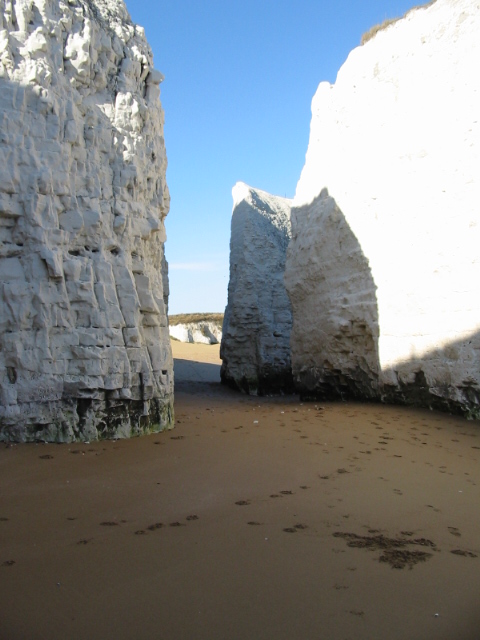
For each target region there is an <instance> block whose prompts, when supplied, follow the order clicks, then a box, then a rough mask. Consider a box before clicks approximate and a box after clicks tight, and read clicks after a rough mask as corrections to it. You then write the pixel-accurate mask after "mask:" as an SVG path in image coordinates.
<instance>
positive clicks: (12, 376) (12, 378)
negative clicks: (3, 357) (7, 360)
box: [7, 367, 17, 384]
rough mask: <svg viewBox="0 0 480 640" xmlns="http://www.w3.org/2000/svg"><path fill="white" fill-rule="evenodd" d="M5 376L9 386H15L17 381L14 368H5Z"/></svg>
mask: <svg viewBox="0 0 480 640" xmlns="http://www.w3.org/2000/svg"><path fill="white" fill-rule="evenodd" d="M7 376H8V381H9V382H10V383H11V384H15V382H16V381H17V370H16V369H15V367H7Z"/></svg>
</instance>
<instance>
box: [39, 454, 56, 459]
mask: <svg viewBox="0 0 480 640" xmlns="http://www.w3.org/2000/svg"><path fill="white" fill-rule="evenodd" d="M38 457H39V458H40V460H53V456H51V455H50V454H49V453H47V454H45V455H44V456H38Z"/></svg>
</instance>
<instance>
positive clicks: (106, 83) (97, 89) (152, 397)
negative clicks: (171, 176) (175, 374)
mask: <svg viewBox="0 0 480 640" xmlns="http://www.w3.org/2000/svg"><path fill="white" fill-rule="evenodd" d="M161 80H162V75H161V74H160V73H159V72H158V71H156V70H155V69H154V67H153V62H152V54H151V50H150V48H149V46H148V44H147V42H146V39H145V36H144V32H143V30H142V29H141V28H140V27H138V26H136V25H134V24H133V23H132V21H131V19H130V17H129V14H128V12H127V10H126V8H125V5H124V3H123V1H121V0H115V1H114V0H68V2H67V1H62V0H60V1H55V2H54V1H53V0H46V1H45V0H42V1H41V0H32V1H30V2H22V1H20V0H16V1H11V0H0V132H1V133H0V385H1V395H0V439H3V440H17V441H32V440H46V441H57V442H60V441H73V440H92V439H96V438H105V437H114V438H118V437H128V436H131V435H136V434H141V433H145V432H149V431H152V430H160V429H163V428H166V427H169V426H171V424H172V402H173V379H172V356H171V351H170V343H169V335H168V326H167V324H168V323H167V315H166V304H167V297H168V282H167V267H166V262H165V258H164V248H163V245H164V241H165V230H164V224H163V221H164V218H165V216H166V214H167V212H168V208H169V194H168V189H167V185H166V182H165V172H166V163H167V161H166V154H165V146H164V140H163V111H162V108H161V104H160V101H159V84H160V82H161Z"/></svg>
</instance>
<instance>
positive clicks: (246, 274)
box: [220, 182, 292, 394]
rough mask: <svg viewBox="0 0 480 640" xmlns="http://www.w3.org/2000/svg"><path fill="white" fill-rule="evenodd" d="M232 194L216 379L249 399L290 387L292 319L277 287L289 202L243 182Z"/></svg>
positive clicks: (280, 282) (285, 298) (282, 287)
mask: <svg viewBox="0 0 480 640" xmlns="http://www.w3.org/2000/svg"><path fill="white" fill-rule="evenodd" d="M232 194H233V202H234V205H233V214H232V232H231V240H230V282H229V285H228V305H227V308H226V311H225V318H224V322H223V335H222V343H221V348H220V357H221V358H222V360H223V364H222V370H221V376H222V380H223V382H225V383H227V384H230V385H232V386H234V387H237V388H239V389H241V390H242V391H245V392H247V393H252V394H257V393H259V394H264V393H268V392H270V391H275V390H285V389H288V388H291V364H290V347H289V342H290V331H291V326H292V314H291V309H290V302H289V300H288V296H287V292H286V290H285V285H284V283H283V273H284V270H285V258H286V251H287V245H288V242H289V239H290V235H291V234H290V204H291V200H288V199H286V198H280V197H278V196H272V195H270V194H268V193H265V191H260V190H259V189H252V188H251V187H249V186H247V185H246V184H244V183H243V182H239V183H237V184H236V185H235V187H234V188H233V192H232Z"/></svg>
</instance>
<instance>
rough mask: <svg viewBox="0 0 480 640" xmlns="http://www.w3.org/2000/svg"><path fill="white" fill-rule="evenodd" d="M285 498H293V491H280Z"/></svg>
mask: <svg viewBox="0 0 480 640" xmlns="http://www.w3.org/2000/svg"><path fill="white" fill-rule="evenodd" d="M280 493H281V494H283V495H284V496H293V491H280Z"/></svg>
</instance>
